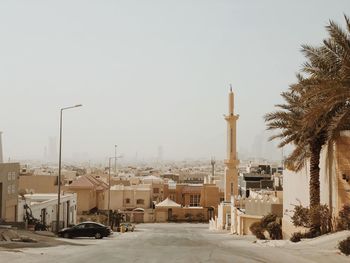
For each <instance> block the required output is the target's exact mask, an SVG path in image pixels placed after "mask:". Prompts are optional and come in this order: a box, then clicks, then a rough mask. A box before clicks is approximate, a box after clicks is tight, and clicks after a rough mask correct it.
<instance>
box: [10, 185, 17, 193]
mask: <svg viewBox="0 0 350 263" xmlns="http://www.w3.org/2000/svg"><path fill="white" fill-rule="evenodd" d="M11 192H12V193H13V194H14V193H15V192H16V185H14V184H13V185H12V187H11Z"/></svg>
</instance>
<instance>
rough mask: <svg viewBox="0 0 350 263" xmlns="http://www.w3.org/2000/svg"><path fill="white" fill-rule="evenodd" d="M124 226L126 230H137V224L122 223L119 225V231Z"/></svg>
mask: <svg viewBox="0 0 350 263" xmlns="http://www.w3.org/2000/svg"><path fill="white" fill-rule="evenodd" d="M122 226H124V227H125V232H128V231H130V232H134V230H135V225H133V224H131V223H120V225H119V226H118V227H117V232H120V228H121V227H122Z"/></svg>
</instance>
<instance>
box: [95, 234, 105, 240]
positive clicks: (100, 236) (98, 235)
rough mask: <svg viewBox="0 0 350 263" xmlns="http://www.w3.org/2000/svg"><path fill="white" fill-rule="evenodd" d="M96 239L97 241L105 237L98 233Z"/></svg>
mask: <svg viewBox="0 0 350 263" xmlns="http://www.w3.org/2000/svg"><path fill="white" fill-rule="evenodd" d="M95 238H96V239H102V238H103V236H102V235H101V233H99V232H97V233H96V234H95Z"/></svg>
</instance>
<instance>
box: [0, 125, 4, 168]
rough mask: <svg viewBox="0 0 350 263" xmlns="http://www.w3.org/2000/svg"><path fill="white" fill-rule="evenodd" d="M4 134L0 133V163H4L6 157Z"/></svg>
mask: <svg viewBox="0 0 350 263" xmlns="http://www.w3.org/2000/svg"><path fill="white" fill-rule="evenodd" d="M1 137H2V132H1V131H0V163H3V162H4V156H3V153H2V138H1Z"/></svg>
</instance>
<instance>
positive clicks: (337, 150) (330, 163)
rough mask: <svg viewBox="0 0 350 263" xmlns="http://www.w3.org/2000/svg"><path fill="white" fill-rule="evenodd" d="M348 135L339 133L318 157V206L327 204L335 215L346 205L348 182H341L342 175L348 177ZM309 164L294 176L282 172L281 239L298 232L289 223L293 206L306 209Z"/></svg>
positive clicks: (349, 162) (349, 200) (349, 190)
mask: <svg viewBox="0 0 350 263" xmlns="http://www.w3.org/2000/svg"><path fill="white" fill-rule="evenodd" d="M349 149H350V132H349V131H345V132H342V133H341V136H340V138H339V139H338V140H337V141H336V143H335V144H334V145H329V146H328V145H326V146H324V147H323V148H322V152H321V157H320V193H321V196H320V197H321V203H322V204H327V205H328V206H329V207H330V208H331V210H332V211H333V216H337V215H338V212H339V210H340V209H341V208H342V206H343V205H344V204H345V203H350V180H349V182H347V181H346V180H344V179H342V176H343V174H347V175H349V178H350V151H349ZM309 180H310V164H309V162H307V163H306V165H305V167H304V168H303V169H302V170H301V171H300V172H298V173H295V172H292V171H288V170H286V171H284V172H283V185H284V191H283V210H284V214H283V219H282V230H283V235H284V237H285V238H289V237H290V236H291V234H292V233H294V232H296V231H299V230H300V229H296V228H295V227H294V226H293V225H292V222H291V216H292V214H293V212H292V211H293V209H294V205H299V204H302V205H303V206H309Z"/></svg>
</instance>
